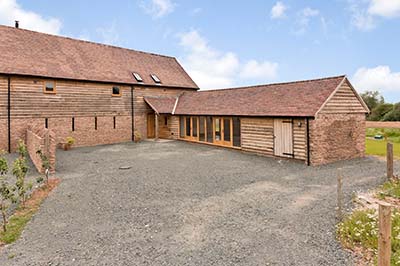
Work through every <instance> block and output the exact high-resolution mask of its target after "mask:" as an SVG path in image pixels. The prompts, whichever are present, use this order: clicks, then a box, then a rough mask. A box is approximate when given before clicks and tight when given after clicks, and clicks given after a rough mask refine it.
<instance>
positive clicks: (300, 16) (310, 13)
mask: <svg viewBox="0 0 400 266" xmlns="http://www.w3.org/2000/svg"><path fill="white" fill-rule="evenodd" d="M317 16H319V10H318V9H313V8H310V7H306V8H303V9H302V10H301V11H299V12H298V13H297V22H296V24H297V30H296V31H295V33H296V34H299V35H300V34H304V33H305V32H306V31H307V29H308V26H309V24H310V20H311V18H313V17H317Z"/></svg>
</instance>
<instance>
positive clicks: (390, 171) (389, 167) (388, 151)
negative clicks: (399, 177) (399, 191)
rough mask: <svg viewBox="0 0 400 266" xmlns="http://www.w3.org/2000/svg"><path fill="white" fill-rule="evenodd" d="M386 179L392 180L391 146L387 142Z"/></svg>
mask: <svg viewBox="0 0 400 266" xmlns="http://www.w3.org/2000/svg"><path fill="white" fill-rule="evenodd" d="M386 162H387V179H388V180H391V179H392V178H393V144H392V143H390V142H388V143H387V147H386Z"/></svg>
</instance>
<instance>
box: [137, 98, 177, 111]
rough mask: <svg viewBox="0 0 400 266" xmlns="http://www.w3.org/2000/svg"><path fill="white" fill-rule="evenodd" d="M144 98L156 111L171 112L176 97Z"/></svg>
mask: <svg viewBox="0 0 400 266" xmlns="http://www.w3.org/2000/svg"><path fill="white" fill-rule="evenodd" d="M144 100H145V102H146V103H147V104H148V105H150V107H151V108H152V109H153V110H154V111H155V112H156V113H159V114H171V113H172V111H173V110H174V106H175V102H176V97H144Z"/></svg>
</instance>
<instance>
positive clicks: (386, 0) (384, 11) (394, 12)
mask: <svg viewBox="0 0 400 266" xmlns="http://www.w3.org/2000/svg"><path fill="white" fill-rule="evenodd" d="M348 2H349V10H350V12H351V13H352V17H351V24H352V25H353V26H355V27H356V28H357V29H359V30H362V31H370V30H372V29H374V28H376V26H377V21H376V20H377V18H379V17H381V18H386V19H390V18H395V17H399V16H400V0H363V1H360V0H348Z"/></svg>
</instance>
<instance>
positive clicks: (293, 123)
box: [145, 76, 369, 165]
mask: <svg viewBox="0 0 400 266" xmlns="http://www.w3.org/2000/svg"><path fill="white" fill-rule="evenodd" d="M145 101H146V102H147V103H148V104H149V106H150V107H151V108H152V109H153V110H154V111H155V113H156V114H159V116H158V117H160V118H161V123H162V125H161V126H160V127H158V126H157V128H158V130H159V133H158V135H159V136H160V137H168V132H171V135H170V137H173V136H175V137H176V136H178V139H181V140H186V141H192V142H199V143H207V144H211V145H217V146H224V147H230V148H235V149H240V150H243V151H248V152H255V153H258V154H262V155H267V156H277V157H285V158H293V159H297V160H301V161H304V162H306V163H307V164H313V165H318V164H324V163H329V162H333V161H337V160H343V159H350V158H357V157H362V156H364V151H365V115H366V113H368V112H369V110H368V107H367V106H366V105H365V103H364V102H363V100H362V99H361V98H360V96H359V95H358V94H357V92H356V91H355V90H354V88H353V87H352V85H351V84H350V82H349V80H348V79H347V78H346V77H345V76H338V77H331V78H324V79H316V80H306V81H298V82H288V83H279V84H270V85H261V86H252V87H243V88H233V89H222V90H210V91H200V92H184V93H182V94H181V95H179V96H178V97H176V98H175V99H174V98H171V97H167V98H163V97H157V98H153V97H145ZM157 120H160V119H157ZM163 121H164V123H163ZM165 121H171V123H170V125H171V126H170V127H169V128H168V127H166V125H168V123H166V122H165Z"/></svg>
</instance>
